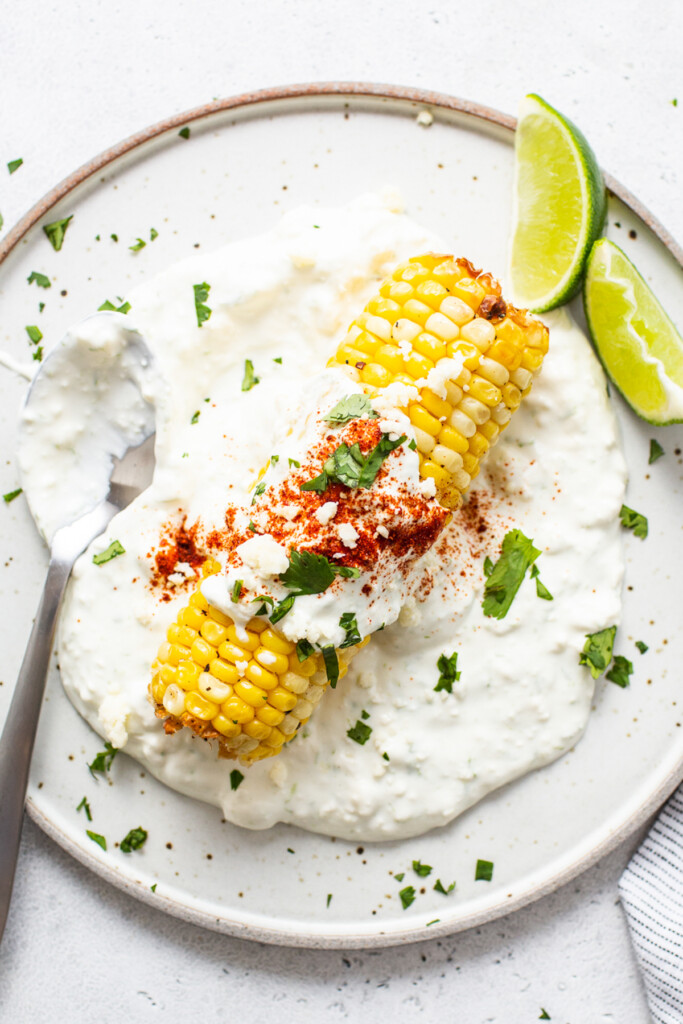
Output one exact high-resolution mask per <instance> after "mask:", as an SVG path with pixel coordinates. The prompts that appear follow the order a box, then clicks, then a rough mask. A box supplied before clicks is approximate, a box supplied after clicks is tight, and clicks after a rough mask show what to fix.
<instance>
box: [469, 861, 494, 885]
mask: <svg viewBox="0 0 683 1024" xmlns="http://www.w3.org/2000/svg"><path fill="white" fill-rule="evenodd" d="M492 878H493V861H492V860H478V861H477V866H476V868H475V870H474V880H475V882H490V881H491V879H492Z"/></svg>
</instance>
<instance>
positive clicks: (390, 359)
mask: <svg viewBox="0 0 683 1024" xmlns="http://www.w3.org/2000/svg"><path fill="white" fill-rule="evenodd" d="M375 359H376V361H377V362H378V363H379V364H380V365H381V366H383V367H384V368H385V369H386V370H388V371H389V373H391V374H392V375H395V374H397V373H400V372H401V370H402V369H403V356H402V355H401V352H400V350H399V349H398V348H397V347H396V346H395V345H381V346H380V348H378V349H377V352H376V353H375Z"/></svg>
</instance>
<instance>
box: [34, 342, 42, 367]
mask: <svg viewBox="0 0 683 1024" xmlns="http://www.w3.org/2000/svg"><path fill="white" fill-rule="evenodd" d="M42 358H43V346H42V345H39V346H38V348H36V349H34V350H33V359H34V360H35V361H36V362H37V363H39V362H41V360H42Z"/></svg>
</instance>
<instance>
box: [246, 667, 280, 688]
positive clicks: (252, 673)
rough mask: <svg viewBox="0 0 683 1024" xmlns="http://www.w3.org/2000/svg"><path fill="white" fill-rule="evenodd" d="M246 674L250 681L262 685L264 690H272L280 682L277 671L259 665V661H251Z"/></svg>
mask: <svg viewBox="0 0 683 1024" xmlns="http://www.w3.org/2000/svg"><path fill="white" fill-rule="evenodd" d="M244 675H245V677H246V678H247V679H248V680H249V682H250V683H254V685H255V686H260V687H261V689H263V690H272V689H273V687H275V686H277V684H278V678H277V676H276V675H275V673H274V672H270V671H269V670H268V669H267V668H264V667H263V665H259V663H258V661H250V662H249V664H248V665H247V669H246V672H245V673H244Z"/></svg>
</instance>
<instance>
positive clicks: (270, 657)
mask: <svg viewBox="0 0 683 1024" xmlns="http://www.w3.org/2000/svg"><path fill="white" fill-rule="evenodd" d="M254 658H255V659H256V661H258V663H259V665H263V667H264V668H267V669H269V671H271V672H274V673H275V675H277V676H281V675H282V673H283V672H286V671H287V670H288V669H289V658H288V657H287V655H286V654H276V653H275V651H270V650H268V648H267V647H257V648H256V650H255V651H254Z"/></svg>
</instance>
